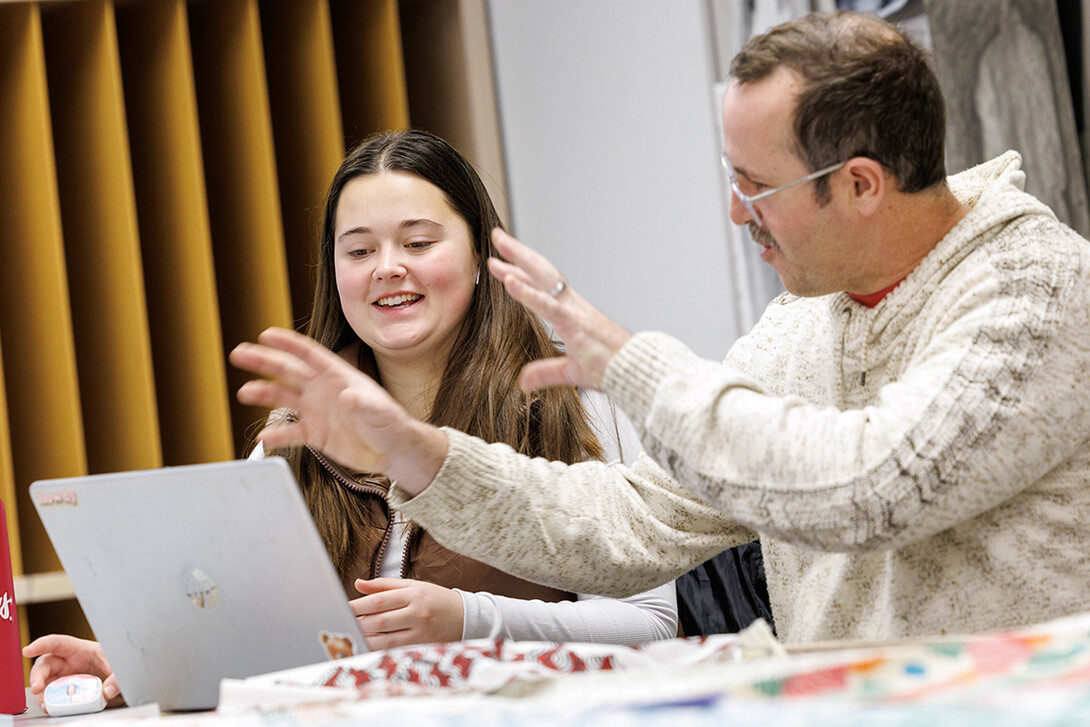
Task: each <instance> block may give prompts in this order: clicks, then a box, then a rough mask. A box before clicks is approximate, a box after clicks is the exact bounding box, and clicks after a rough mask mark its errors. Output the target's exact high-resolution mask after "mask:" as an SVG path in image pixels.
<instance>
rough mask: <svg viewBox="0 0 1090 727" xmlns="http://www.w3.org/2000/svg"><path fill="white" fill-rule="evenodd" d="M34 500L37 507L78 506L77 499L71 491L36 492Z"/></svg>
mask: <svg viewBox="0 0 1090 727" xmlns="http://www.w3.org/2000/svg"><path fill="white" fill-rule="evenodd" d="M34 499H35V500H37V501H38V507H56V506H57V505H71V506H72V507H75V506H76V505H78V504H79V498H78V497H77V496H76V493H74V492H72V491H71V490H55V491H53V492H36V493H34Z"/></svg>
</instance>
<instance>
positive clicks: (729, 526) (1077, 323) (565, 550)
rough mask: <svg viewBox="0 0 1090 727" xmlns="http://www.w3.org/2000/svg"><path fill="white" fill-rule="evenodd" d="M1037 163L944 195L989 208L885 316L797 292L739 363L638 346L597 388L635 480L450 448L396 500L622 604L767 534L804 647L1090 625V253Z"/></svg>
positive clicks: (458, 536)
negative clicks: (1050, 196) (625, 430)
mask: <svg viewBox="0 0 1090 727" xmlns="http://www.w3.org/2000/svg"><path fill="white" fill-rule="evenodd" d="M1019 166H1020V157H1019V156H1018V155H1017V154H1015V153H1014V152H1008V153H1007V154H1005V155H1003V156H1001V157H999V158H997V159H995V160H993V161H991V162H988V163H986V164H983V165H980V166H978V167H975V168H973V169H970V170H968V171H966V172H964V173H962V174H959V175H956V176H953V177H951V178H950V180H949V183H950V187H951V189H952V190H953V192H954V193H955V194H956V195H957V196H958V197H959V198H960V199H961V200H962V201H963V202H965V203H967V204H969V205H970V206H971V207H972V209H971V211H970V212H969V214H968V215H966V217H965V218H964V219H963V220H962V221H961V222H960V223H958V225H957V226H956V227H955V228H954V229H953V230H951V231H950V233H949V234H948V235H947V236H946V237H945V238H944V239H943V240H942V241H941V242H940V243H939V244H938V246H937V247H936V248H935V249H934V250H933V251H932V252H931V253H930V254H929V255H928V256H927V257H926V258H925V259H924V260H923V261H922V262H921V263H920V265H919V266H918V267H917V268H916V269H915V270H914V271H913V272H912V273H911V274H910V275H909V276H908V277H907V278H906V279H905V280H904V282H902V283H901V284H900V285H899V286H898V287H897V288H896V289H895V290H894V291H893V292H892V293H890V294H889V295H888V296H887V297H886V298H885V299H884V300H883V301H882V302H881V303H879V304H878V306H876V307H875V308H873V309H868V308H866V307H864V306H861V305H859V304H857V303H855V302H854V301H852V300H851V299H850V298H849V297H848V296H846V295H844V294H836V295H832V296H825V297H821V298H810V299H803V298H796V297H794V296H790V295H783V296H781V297H780V298H778V299H777V300H776V301H774V302H773V303H772V304H771V305H770V306H769V308H768V310H767V311H766V312H765V315H764V317H763V318H762V319H761V321H760V322H759V323H758V324H757V326H756V327H755V328H754V329H753V331H752V332H751V333H750V334H749V335H747V336H745V337H744V338H742V339H739V340H738V341H737V342H736V343H735V345H734V346H733V347H732V348H731V351H730V353H729V354H728V356H727V359H726V361H725V362H724V364H717V363H713V362H710V361H705V360H702V359H700V358H698V357H697V356H696V355H695V354H693V353H692V352H691V351H690V350H689V349H688V348H686V347H685V346H684V345H682V344H681V343H679V342H678V341H676V340H674V339H672V338H670V337H668V336H666V335H663V334H658V333H644V334H639V335H637V336H635V337H634V338H633V339H632V340H631V341H630V342H629V343H628V344H627V345H626V346H625V347H624V348H623V349H622V350H621V352H620V353H619V354H618V355H617V356H616V357H615V358H614V360H613V361H612V362H611V363H610V366H609V369H608V370H607V372H606V377H605V380H604V382H603V386H604V388H605V390H606V391H607V393H609V394H610V395H611V396H612V397H613V398H614V400H615V401H616V402H617V403H618V404H619V405H620V406H621V408H622V409H623V410H624V411H625V412H626V413H627V414H628V415H629V417H630V418H631V419H632V421H633V422H634V423H635V425H636V427H637V429H638V430H639V431H640V434H641V437H642V440H643V444H644V447H645V450H646V452H647V455H650V456H649V457H648V456H646V455H645V456H644V457H643V458H642V459H641V460H640V461H639V462H637V463H636V465H635V466H633V467H632V468H631V469H630V470H629V469H626V468H624V467H613V468H609V467H605V466H603V465H601V464H597V463H587V464H580V465H575V466H571V467H568V466H565V465H562V464H556V463H548V462H545V461H543V460H530V459H527V458H525V457H520V456H518V455H515V454H514V453H513V452H512V451H511V450H510V449H508V448H506V447H504V446H502V445H485V444H484V443H482V442H480V441H479V440H475V439H472V438H470V437H467V436H466V435H464V434H461V433H459V432H455V431H450V430H448V431H447V436H448V438H449V441H450V452H449V454H448V457H447V459H446V461H445V462H444V464H443V468H442V469H441V471H440V473H439V475H438V477H437V478H436V480H435V481H434V482H433V483H432V484H431V486H430V487H429V488H428V489H427V490H425V491H424V492H423V493H422V494H421V495H419V496H417V497H416V498H413V499H411V500H408V499H407V498H406V497H405V496H404V493H402V492H400V491H396V492H395V493H393V495H392V500H393V502H394V503H395V504H396V505H397V506H399V507H401V508H402V509H403V510H404V511H405V512H406V514H408V515H409V516H410V517H412V518H414V519H416V520H417V521H419V522H421V523H422V524H424V526H425V527H427V528H428V529H429V530H430V531H431V532H432V533H433V534H434V535H435V537H437V538H439V539H440V540H441V541H444V542H445V543H446V544H447V545H448V546H451V547H455V548H458V549H460V550H462V551H463V552H465V553H466V554H467V555H470V556H471V557H474V558H479V559H480V560H483V561H486V562H488V563H490V564H492V565H495V566H498V567H500V568H503V569H506V570H509V571H511V572H513V573H517V574H519V575H520V576H523V577H526V578H530V579H533V580H538V581H544V582H548V583H549V584H551V585H554V586H559V587H562V588H566V589H569V590H573V591H579V592H599V593H603V594H607V595H623V594H627V593H634V592H636V591H640V590H644V589H646V588H648V587H649V586H651V585H653V584H655V583H658V582H660V581H663V580H665V579H668V578H673V577H675V576H677V575H678V574H680V573H682V572H684V571H685V570H686V569H688V568H689V567H690V566H692V565H694V564H696V563H699V562H701V561H703V560H704V559H705V558H707V557H709V556H711V555H713V554H714V553H716V552H718V551H720V550H722V549H724V548H725V547H727V546H730V545H733V544H736V543H738V542H741V541H743V540H745V539H748V538H750V537H752V534H753V531H757V532H758V533H760V535H761V538H762V542H763V547H764V554H765V566H766V571H767V575H768V581H769V592H770V596H771V599H772V606H773V612H774V615H775V618H776V625H777V629H778V631H779V634H780V636H781V638H783V639H784V640H785V641H787V642H807V641H815V640H823V639H891V638H897V637H906V636H918V635H923V634H932V633H955V632H972V631H981V630H986V629H994V628H1002V627H1009V626H1017V625H1023V624H1028V623H1033V622H1037V621H1042V620H1045V619H1049V618H1053V617H1057V616H1060V615H1063V614H1068V613H1073V612H1078V611H1083V610H1088V609H1090V244H1088V243H1087V241H1086V240H1084V239H1082V238H1081V237H1079V236H1078V235H1077V234H1076V233H1074V232H1073V231H1071V230H1070V229H1068V228H1067V227H1065V226H1063V225H1061V224H1060V223H1059V222H1057V220H1056V219H1055V217H1054V215H1053V214H1052V213H1051V212H1050V211H1049V210H1048V209H1047V208H1046V207H1045V206H1044V205H1043V204H1042V203H1040V202H1039V201H1037V200H1036V199H1034V198H1033V197H1031V196H1029V195H1027V194H1025V193H1023V192H1022V191H1021V188H1022V184H1023V182H1024V174H1023V173H1022V172H1021V171H1020V170H1019ZM653 460H654V461H653ZM656 461H657V462H658V463H659V465H661V467H662V468H660V467H659V466H657V465H656V464H655V462H656ZM664 470H665V471H664ZM679 482H680V483H682V484H680V485H679V484H678V483H679ZM498 525H499V526H502V527H498Z"/></svg>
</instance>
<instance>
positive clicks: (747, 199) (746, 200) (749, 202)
mask: <svg viewBox="0 0 1090 727" xmlns="http://www.w3.org/2000/svg"><path fill="white" fill-rule="evenodd" d="M722 159H723V168H724V169H726V170H727V179H728V180H730V188H731V190H732V191H733V192H734V196H735V197H737V198H738V201H739V202H741V203H742V204H743V205H744V206H745V208H746V212H748V213H749V216H750V217H752V218H753V221H754V222H755V223H757V226H758V227H763V226H764V221H763V220H761V215H760V214H758V212H757V208H756V207H754V206H753V203H754V202H758V201H760V200H762V199H765V198H766V197H771V196H772V195H774V194H776V192H782V191H783V190H785V189H788V188H789V187H794V186H796V185H799V184H804V183H806V182H811V181H813V180H815V179H818V178H820V177H824V176H825V175H826V174H832V173H833V172H835V171H836V170H837V169H840V168H841V167H842V166H844V165H845V164H847V163H848V162H847V161H843V162H838V163H836V164H833V165H830V166H828V167H825V168H823V169H819V170H817V171H816V172H811V173H810V174H807V175H806V176H805V177H802V178H800V179H796V180H795V181H794V182H788V183H787V184H781V185H780V186H778V187H773V188H772V189H766V190H765V191H763V192H760V193H759V194H754V195H748V194H746V193H745V192H743V191H742V188H741V187H740V186H738V177H737V175H736V174H735V173H734V167H732V166H731V165H730V160H729V159H727V155H726V154H723V158H722Z"/></svg>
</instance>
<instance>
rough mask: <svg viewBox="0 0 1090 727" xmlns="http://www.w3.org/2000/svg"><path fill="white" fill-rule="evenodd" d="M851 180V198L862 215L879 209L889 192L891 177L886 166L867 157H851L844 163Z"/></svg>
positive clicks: (867, 215) (869, 214)
mask: <svg viewBox="0 0 1090 727" xmlns="http://www.w3.org/2000/svg"><path fill="white" fill-rule="evenodd" d="M844 171H845V173H846V174H847V175H848V179H849V181H850V182H851V185H852V186H851V191H850V194H851V199H852V203H853V204H854V205H855V207H856V209H857V210H858V211H859V214H861V215H862V216H864V217H870V216H871V215H873V214H874V213H875V212H877V211H878V210H879V208H880V207H881V205H882V200H884V199H885V196H886V195H887V194H889V191H890V185H891V184H892V183H893V177H892V175H890V173H889V172H887V171H886V168H885V167H883V166H882V165H881V164H879V163H878V162H876V161H874V160H873V159H870V158H868V157H852V158H851V159H849V160H848V161H847V163H846V164H845V165H844Z"/></svg>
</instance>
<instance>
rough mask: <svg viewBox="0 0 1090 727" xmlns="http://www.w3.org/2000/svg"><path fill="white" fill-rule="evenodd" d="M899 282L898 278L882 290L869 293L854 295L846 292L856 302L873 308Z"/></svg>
mask: <svg viewBox="0 0 1090 727" xmlns="http://www.w3.org/2000/svg"><path fill="white" fill-rule="evenodd" d="M900 284H901V281H900V280H898V281H897V282H896V283H894V284H893V285H891V286H889V287H888V288H886V289H884V290H879V291H878V292H877V293H870V294H869V295H856V294H855V293H848V296H849V297H851V299H852V300H854V301H856V302H857V303H861V304H863V305H865V306H867V307H868V308H873V307H874V306H876V305H878V304H879V303H881V302H882V299H883V298H885V297H886V296H887V295H889V294H890V293H891V292H893V289H894V288H896V287H897V286H898V285H900Z"/></svg>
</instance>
